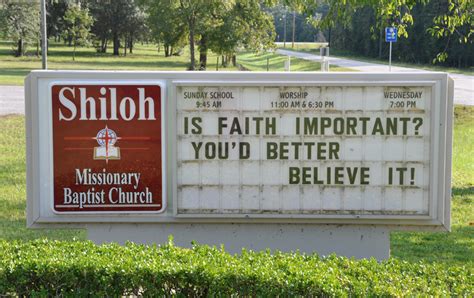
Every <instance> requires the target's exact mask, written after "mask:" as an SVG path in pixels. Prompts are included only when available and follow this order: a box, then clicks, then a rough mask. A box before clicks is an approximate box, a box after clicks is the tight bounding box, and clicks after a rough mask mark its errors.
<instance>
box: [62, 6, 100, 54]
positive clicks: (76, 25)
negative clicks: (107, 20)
mask: <svg viewBox="0 0 474 298" xmlns="http://www.w3.org/2000/svg"><path fill="white" fill-rule="evenodd" d="M64 22H65V24H66V31H65V34H66V36H69V37H71V40H72V43H73V46H74V50H73V52H72V60H76V47H77V46H82V45H86V44H88V43H89V39H90V36H91V35H90V29H91V26H92V23H93V19H92V17H91V16H90V15H89V10H88V9H87V8H85V9H82V8H81V6H80V5H77V4H73V5H71V6H70V7H69V8H68V9H67V10H66V13H65V14H64Z"/></svg>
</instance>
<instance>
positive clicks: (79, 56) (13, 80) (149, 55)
mask: <svg viewBox="0 0 474 298" xmlns="http://www.w3.org/2000/svg"><path fill="white" fill-rule="evenodd" d="M11 47H12V44H11V42H7V41H0V85H23V80H24V79H25V76H26V75H27V74H28V73H29V72H30V71H31V70H33V69H41V57H36V55H34V51H33V50H32V51H30V52H29V54H28V56H26V57H20V58H18V57H14V56H13V55H12V48H11ZM110 52H111V50H110V49H109V53H105V54H104V53H97V52H96V51H95V49H94V48H92V47H91V48H78V49H77V52H76V60H75V61H73V60H72V48H71V47H68V46H65V45H63V44H58V43H50V46H49V52H48V68H49V69H94V70H150V71H151V70H174V71H185V70H186V68H187V67H188V64H189V58H188V57H189V55H188V48H187V47H186V48H185V49H184V51H183V55H181V56H171V57H165V56H164V51H163V50H161V51H160V52H158V50H157V47H156V45H153V44H149V45H147V44H143V45H142V44H137V45H136V46H135V48H134V50H133V54H127V56H113V55H112V54H111V53H110ZM120 54H121V55H123V52H122V50H121V51H120ZM197 55H198V54H197V53H196V58H198V57H197ZM219 58H220V57H219ZM267 58H269V59H270V60H269V61H270V71H284V63H285V60H286V57H285V56H281V55H278V54H273V53H263V54H255V53H250V52H242V53H239V54H238V55H237V63H238V64H241V65H242V66H244V67H245V68H247V69H249V70H254V71H266V70H267V68H266V65H267ZM219 60H220V59H219ZM196 61H198V59H196ZM207 61H208V67H207V69H208V70H216V63H217V55H216V54H214V53H212V52H210V53H209V55H208V60H207ZM219 70H220V71H223V70H225V71H237V70H238V68H237V67H232V66H228V67H226V68H224V67H222V66H221V65H219ZM291 70H292V71H320V70H321V66H320V64H319V63H316V62H310V61H306V60H302V59H296V58H292V60H291ZM331 70H333V71H351V70H350V69H345V68H341V67H335V66H331Z"/></svg>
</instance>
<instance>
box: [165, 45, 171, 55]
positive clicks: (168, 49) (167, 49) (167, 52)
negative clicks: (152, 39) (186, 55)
mask: <svg viewBox="0 0 474 298" xmlns="http://www.w3.org/2000/svg"><path fill="white" fill-rule="evenodd" d="M164 48H165V57H169V56H170V46H169V45H166V44H165V45H164Z"/></svg>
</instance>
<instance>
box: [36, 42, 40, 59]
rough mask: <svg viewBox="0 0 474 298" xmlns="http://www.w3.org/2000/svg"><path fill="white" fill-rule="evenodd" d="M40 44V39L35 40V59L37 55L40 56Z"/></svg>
mask: <svg viewBox="0 0 474 298" xmlns="http://www.w3.org/2000/svg"><path fill="white" fill-rule="evenodd" d="M40 43H41V39H40V38H38V39H37V40H36V57H39V55H40Z"/></svg>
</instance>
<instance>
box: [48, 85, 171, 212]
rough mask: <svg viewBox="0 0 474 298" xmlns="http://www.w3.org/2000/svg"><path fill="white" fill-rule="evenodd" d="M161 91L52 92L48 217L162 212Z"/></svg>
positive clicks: (55, 88)
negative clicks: (51, 203)
mask: <svg viewBox="0 0 474 298" xmlns="http://www.w3.org/2000/svg"><path fill="white" fill-rule="evenodd" d="M161 105H162V104H161V86H159V85H140V84H94V85H93V84H89V85H88V84H55V85H52V86H51V106H52V124H53V148H52V150H53V175H54V178H53V179H54V189H53V196H54V211H55V212H58V213H65V212H77V213H89V212H160V211H162V210H164V208H165V204H166V200H165V201H163V197H165V195H164V191H163V184H162V179H163V175H162V174H163V162H162V147H163V146H164V144H163V142H162V138H161V136H162V125H161V119H162V114H161Z"/></svg>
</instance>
